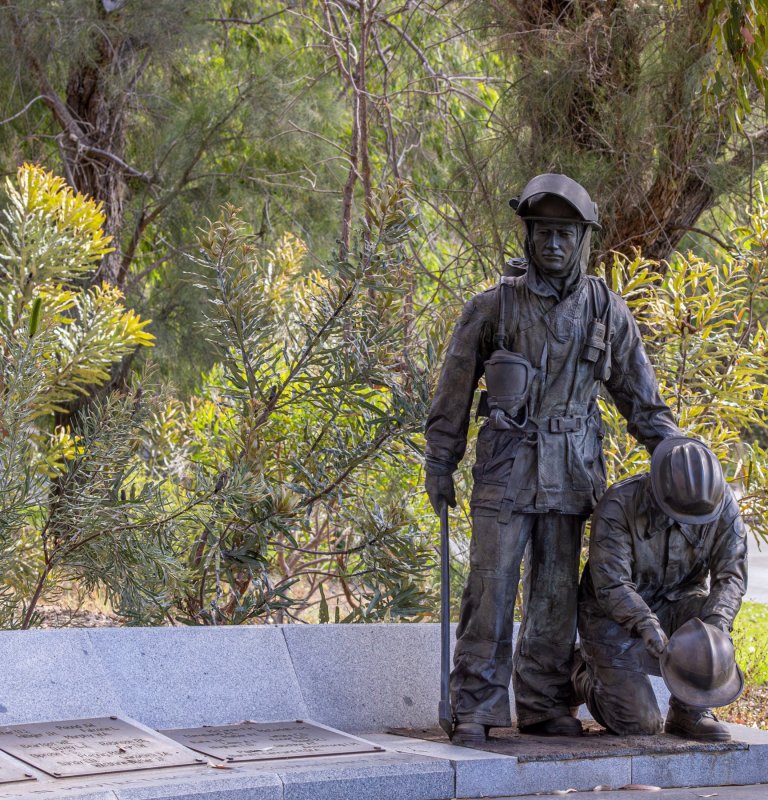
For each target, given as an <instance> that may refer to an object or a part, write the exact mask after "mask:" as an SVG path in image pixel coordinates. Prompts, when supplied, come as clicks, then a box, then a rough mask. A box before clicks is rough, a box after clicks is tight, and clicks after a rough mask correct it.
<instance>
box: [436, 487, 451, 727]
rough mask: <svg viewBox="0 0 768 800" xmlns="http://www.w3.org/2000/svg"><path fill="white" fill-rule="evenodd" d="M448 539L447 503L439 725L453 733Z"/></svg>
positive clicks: (443, 528) (445, 510) (442, 553)
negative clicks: (450, 689)
mask: <svg viewBox="0 0 768 800" xmlns="http://www.w3.org/2000/svg"><path fill="white" fill-rule="evenodd" d="M448 545H449V539H448V503H447V502H445V501H443V504H442V505H441V506H440V705H439V708H438V719H439V720H440V727H441V728H442V729H443V730H444V731H445V732H446V733H447V734H448V738H451V736H452V735H453V715H452V714H451V699H450V695H449V678H450V669H451V665H450V660H451V569H450V548H449V546H448Z"/></svg>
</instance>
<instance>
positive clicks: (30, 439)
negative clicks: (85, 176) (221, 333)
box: [0, 165, 152, 626]
mask: <svg viewBox="0 0 768 800" xmlns="http://www.w3.org/2000/svg"><path fill="white" fill-rule="evenodd" d="M6 192H7V208H6V211H5V214H4V221H3V223H2V225H1V226H0V274H1V275H2V279H0V308H2V315H0V344H1V346H2V350H1V351H0V358H1V361H0V368H1V371H0V561H2V564H3V572H4V575H5V576H7V582H6V584H5V586H6V592H5V593H4V594H3V595H2V596H0V622H1V623H2V624H3V625H4V626H16V625H24V626H26V625H29V624H30V623H31V622H32V621H33V618H34V616H33V615H34V606H35V604H36V603H37V600H38V599H39V597H40V596H41V595H42V593H43V591H44V590H45V589H46V588H52V589H54V590H55V588H56V586H57V581H58V582H60V581H62V580H68V579H80V580H83V581H84V583H85V585H88V584H89V583H91V584H92V583H93V582H94V581H95V578H94V576H95V575H103V576H104V577H105V582H106V583H107V584H109V583H110V581H111V580H112V578H114V579H115V580H120V579H121V578H124V579H126V581H127V582H129V583H130V581H131V580H132V579H131V578H130V575H131V569H130V567H126V568H125V569H122V570H120V569H119V566H118V565H117V564H116V563H112V566H111V567H110V566H108V563H107V562H105V558H107V559H108V560H111V561H112V562H114V561H115V559H116V558H118V554H119V553H121V552H122V553H125V552H127V550H128V549H130V547H129V542H130V536H124V535H123V534H124V529H125V525H128V526H129V527H130V524H129V523H127V522H126V519H127V517H126V514H125V512H126V508H127V507H126V508H118V507H119V506H121V504H122V501H121V500H120V492H121V491H124V487H123V484H124V482H126V481H128V482H129V478H128V475H129V474H130V470H129V465H130V462H131V457H132V454H133V452H134V450H135V447H134V444H135V441H136V435H137V430H140V429H141V425H142V424H143V423H142V422H141V421H140V417H141V414H140V413H139V412H138V407H137V408H134V407H133V406H134V400H133V399H132V398H130V396H128V395H127V396H126V397H123V398H120V397H117V396H113V397H110V398H108V399H107V400H105V401H104V402H103V403H100V404H98V405H95V406H94V407H93V408H92V410H91V411H90V412H89V413H88V415H87V418H86V419H85V420H84V427H83V429H82V430H81V431H80V432H79V433H78V435H76V436H75V435H73V434H72V433H71V431H70V430H69V429H68V428H65V427H63V426H59V427H55V425H54V415H55V413H56V412H61V411H62V410H63V407H64V404H66V403H67V402H68V401H70V400H72V399H74V398H76V397H78V396H80V395H86V394H91V393H93V392H94V390H95V389H96V388H98V387H99V386H102V385H103V384H105V383H106V382H107V381H108V380H109V377H110V375H109V368H110V366H111V365H112V364H114V363H115V362H116V361H119V359H120V358H121V357H122V356H123V355H125V354H127V353H130V352H133V351H134V350H135V348H136V347H138V346H147V345H150V344H151V342H152V336H151V335H150V334H149V333H147V332H146V331H145V330H144V328H145V326H146V324H147V323H146V322H145V321H142V320H141V319H139V317H138V316H137V315H136V314H135V313H134V312H133V311H130V310H126V309H125V308H124V307H123V306H122V304H121V295H120V293H119V292H118V291H117V290H114V289H110V288H107V287H94V288H92V289H84V288H78V287H77V279H78V277H79V276H80V275H82V274H83V273H84V272H86V271H88V270H90V269H91V268H92V266H93V263H94V262H95V261H96V260H98V259H99V258H100V256H101V254H102V253H103V252H104V250H105V249H106V248H107V247H108V245H109V242H108V241H107V240H106V239H105V238H104V236H103V234H102V231H101V224H102V222H103V217H102V215H101V214H100V211H99V209H98V208H97V207H96V205H95V204H94V203H93V202H92V201H91V200H89V199H87V198H85V197H82V196H80V195H77V194H75V193H74V192H72V190H71V189H69V188H68V187H67V186H66V185H65V184H64V182H63V181H61V179H59V178H56V177H55V176H53V175H51V174H49V173H47V172H45V171H44V170H41V169H40V168H38V167H34V166H31V165H25V166H23V167H21V168H20V169H19V172H18V174H17V177H16V181H15V182H13V181H8V182H7V184H6ZM73 486H75V487H76V491H74V492H73V493H71V494H70V492H69V491H68V489H69V488H72V487H73ZM118 537H120V541H121V542H123V543H125V545H126V546H125V547H124V548H122V545H121V548H122V549H121V550H118V549H117V548H115V541H116V540H117V539H118ZM108 538H109V539H111V544H110V545H107V546H104V545H103V543H104V540H105V539H108ZM99 548H100V552H99V553H97V552H96V551H97V549H99ZM143 550H144V548H143V546H141V545H137V546H136V547H135V548H134V551H133V555H134V559H135V558H136V557H138V556H140V554H141V552H142V551H143ZM54 576H55V579H54Z"/></svg>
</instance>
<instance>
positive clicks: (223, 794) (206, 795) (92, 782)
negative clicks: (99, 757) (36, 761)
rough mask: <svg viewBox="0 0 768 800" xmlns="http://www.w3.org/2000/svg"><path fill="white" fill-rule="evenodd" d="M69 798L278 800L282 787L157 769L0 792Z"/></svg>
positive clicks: (238, 775)
mask: <svg viewBox="0 0 768 800" xmlns="http://www.w3.org/2000/svg"><path fill="white" fill-rule="evenodd" d="M45 797H67V798H69V797H72V798H76V800H80V798H82V800H91V798H92V797H93V798H94V800H95V799H96V798H98V800H101V799H102V797H104V798H109V800H161V799H162V800H165V798H168V799H170V798H174V800H192V798H196V799H197V800H246V798H247V799H248V800H282V798H283V784H282V781H281V780H280V778H279V777H278V776H277V775H276V774H269V773H264V774H247V773H245V772H239V771H238V770H231V771H230V770H226V771H224V770H221V771H220V770H215V771H214V770H213V769H211V768H209V769H208V770H205V769H202V770H201V769H190V768H184V769H167V770H165V769H159V770H147V771H143V772H141V773H131V774H121V775H112V776H99V777H89V778H77V779H63V780H53V779H46V778H45V777H44V776H41V781H40V783H39V784H37V785H31V784H25V785H24V788H23V789H19V790H18V791H17V792H13V791H8V792H6V791H0V798H2V800H24V799H25V798H26V799H28V800H35V799H36V798H45Z"/></svg>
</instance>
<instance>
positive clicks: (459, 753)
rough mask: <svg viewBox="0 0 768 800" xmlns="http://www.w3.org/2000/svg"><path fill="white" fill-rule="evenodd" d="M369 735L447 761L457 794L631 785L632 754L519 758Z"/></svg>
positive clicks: (402, 749)
mask: <svg viewBox="0 0 768 800" xmlns="http://www.w3.org/2000/svg"><path fill="white" fill-rule="evenodd" d="M365 738H367V739H370V740H371V741H374V742H376V743H377V744H380V745H382V746H384V747H386V748H387V749H395V750H397V751H398V752H413V753H421V754H424V755H429V756H433V757H435V758H445V759H447V760H449V761H450V762H451V764H452V766H453V768H454V771H455V773H456V797H482V796H496V795H505V796H514V795H519V794H534V793H537V792H554V791H557V790H560V789H569V788H573V789H579V790H581V791H584V790H590V789H593V788H594V787H595V786H598V785H600V784H603V785H608V786H623V785H624V784H627V783H630V776H631V761H630V757H629V756H622V757H617V758H580V759H572V760H570V759H569V760H566V761H519V760H518V759H517V758H515V757H514V756H503V755H498V754H496V753H489V752H486V751H483V750H472V749H471V748H468V747H456V746H454V745H449V744H440V743H439V742H426V741H423V740H420V739H409V738H405V737H397V736H388V735H376V734H367V735H366V737H365ZM398 738H399V739H400V742H399V743H398V742H397V739H398Z"/></svg>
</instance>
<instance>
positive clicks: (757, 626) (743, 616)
mask: <svg viewBox="0 0 768 800" xmlns="http://www.w3.org/2000/svg"><path fill="white" fill-rule="evenodd" d="M733 644H734V647H735V648H736V661H737V662H738V664H739V666H740V667H741V669H742V671H743V672H744V679H745V683H746V685H747V686H761V685H763V684H765V683H768V606H765V605H762V604H761V603H744V604H743V605H742V607H741V610H740V611H739V614H738V616H737V617H736V621H735V623H734V626H733Z"/></svg>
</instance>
